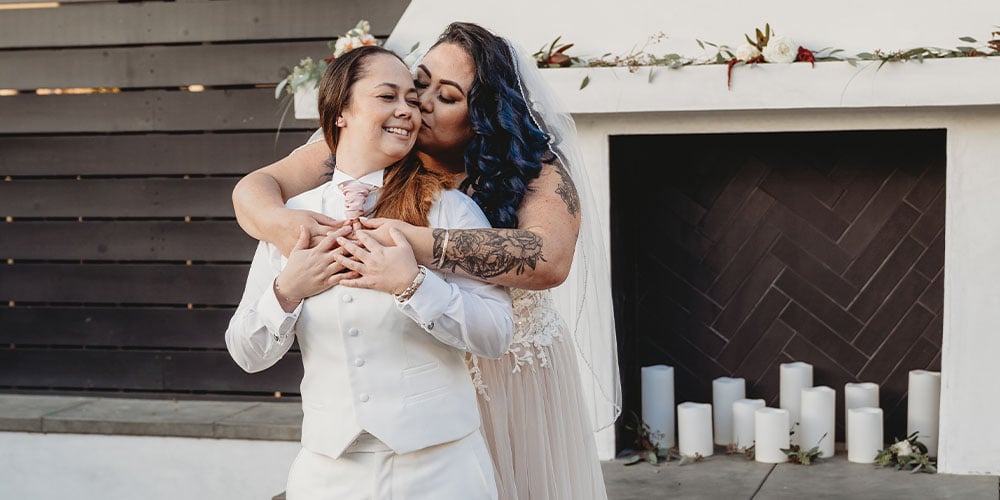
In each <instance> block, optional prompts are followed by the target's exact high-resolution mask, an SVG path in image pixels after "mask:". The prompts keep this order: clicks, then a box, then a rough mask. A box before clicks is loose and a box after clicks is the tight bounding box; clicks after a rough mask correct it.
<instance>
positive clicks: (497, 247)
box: [432, 229, 545, 279]
mask: <svg viewBox="0 0 1000 500" xmlns="http://www.w3.org/2000/svg"><path fill="white" fill-rule="evenodd" d="M448 233H449V234H448V248H444V236H445V230H444V229H435V230H434V231H433V235H434V249H433V251H432V252H433V254H432V255H433V257H432V258H433V261H434V262H435V263H437V262H440V263H441V265H440V266H439V267H440V269H441V270H443V271H450V272H455V271H456V269H460V270H462V271H464V272H466V273H468V274H469V275H472V276H476V277H479V278H483V279H487V278H494V277H496V276H500V275H503V274H507V273H509V272H511V271H514V273H515V274H523V273H524V271H525V269H526V268H531V269H535V266H537V265H538V261H540V260H541V261H545V257H543V256H542V238H541V237H539V236H538V235H537V234H535V233H532V232H531V231H522V230H519V229H451V230H448ZM442 253H444V258H443V259H442V258H441V256H442Z"/></svg>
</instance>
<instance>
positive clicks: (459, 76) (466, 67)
mask: <svg viewBox="0 0 1000 500" xmlns="http://www.w3.org/2000/svg"><path fill="white" fill-rule="evenodd" d="M414 76H415V77H416V85H417V89H418V90H419V92H420V110H421V112H422V113H423V115H422V116H423V126H421V127H420V135H419V136H418V138H417V139H418V147H419V148H420V150H421V151H422V152H424V153H427V154H429V155H431V156H441V157H446V158H447V157H458V158H461V156H462V155H463V154H464V152H465V146H466V145H467V144H468V143H469V141H470V140H472V135H473V134H472V124H471V122H470V121H469V91H470V90H471V89H472V82H473V79H474V78H475V64H474V63H473V61H472V57H470V56H469V54H468V53H467V52H466V51H465V50H464V49H463V48H462V47H460V46H458V45H456V44H453V43H442V44H439V45H436V46H435V47H434V48H432V49H431V50H430V51H428V52H427V55H425V56H424V58H423V60H422V61H421V62H420V64H418V65H417V69H416V72H415V75H414ZM459 167H462V166H461V165H460V166H459Z"/></svg>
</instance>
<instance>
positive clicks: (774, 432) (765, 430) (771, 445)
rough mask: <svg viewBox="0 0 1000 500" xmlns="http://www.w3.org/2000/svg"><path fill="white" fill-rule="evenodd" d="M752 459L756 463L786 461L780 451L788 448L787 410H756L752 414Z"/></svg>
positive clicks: (785, 456) (786, 458)
mask: <svg viewBox="0 0 1000 500" xmlns="http://www.w3.org/2000/svg"><path fill="white" fill-rule="evenodd" d="M754 436H755V437H756V446H755V447H754V457H755V459H756V460H757V461H758V462H764V463H768V464H780V463H783V462H787V461H788V456H787V455H785V452H783V451H781V449H782V448H788V446H789V441H788V410H784V409H781V408H766V407H765V408H758V409H757V411H755V412H754Z"/></svg>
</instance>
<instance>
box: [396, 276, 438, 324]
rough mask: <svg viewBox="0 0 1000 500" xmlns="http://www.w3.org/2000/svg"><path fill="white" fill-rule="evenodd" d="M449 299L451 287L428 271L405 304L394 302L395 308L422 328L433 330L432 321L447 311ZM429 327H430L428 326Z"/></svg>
mask: <svg viewBox="0 0 1000 500" xmlns="http://www.w3.org/2000/svg"><path fill="white" fill-rule="evenodd" d="M450 297H451V285H450V284H449V283H448V282H447V281H445V280H444V279H443V278H441V277H440V276H438V275H437V274H434V272H433V271H431V270H430V269H428V270H427V271H426V275H425V276H424V282H423V283H421V284H420V287H419V288H417V291H415V292H413V295H412V296H411V297H410V299H409V300H407V301H406V302H396V306H397V307H399V310H400V311H402V312H403V313H404V314H406V315H407V316H409V317H411V318H413V320H414V321H416V322H417V323H420V324H421V325H422V326H423V327H424V328H434V327H433V326H432V325H433V324H434V320H436V319H437V318H439V317H441V315H442V314H444V311H445V309H447V307H448V304H449V302H450V300H449V298H450ZM429 325H430V326H429Z"/></svg>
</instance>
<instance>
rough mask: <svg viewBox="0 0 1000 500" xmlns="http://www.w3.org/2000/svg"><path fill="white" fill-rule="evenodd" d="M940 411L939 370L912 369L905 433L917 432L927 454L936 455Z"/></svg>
mask: <svg viewBox="0 0 1000 500" xmlns="http://www.w3.org/2000/svg"><path fill="white" fill-rule="evenodd" d="M940 412H941V372H929V371H927V370H913V371H911V372H910V389H909V394H908V396H907V404H906V434H907V435H910V434H913V433H914V432H916V433H918V436H917V440H918V441H920V442H921V443H924V444H925V445H927V454H928V455H930V456H932V457H936V456H937V445H938V419H939V418H940Z"/></svg>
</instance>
